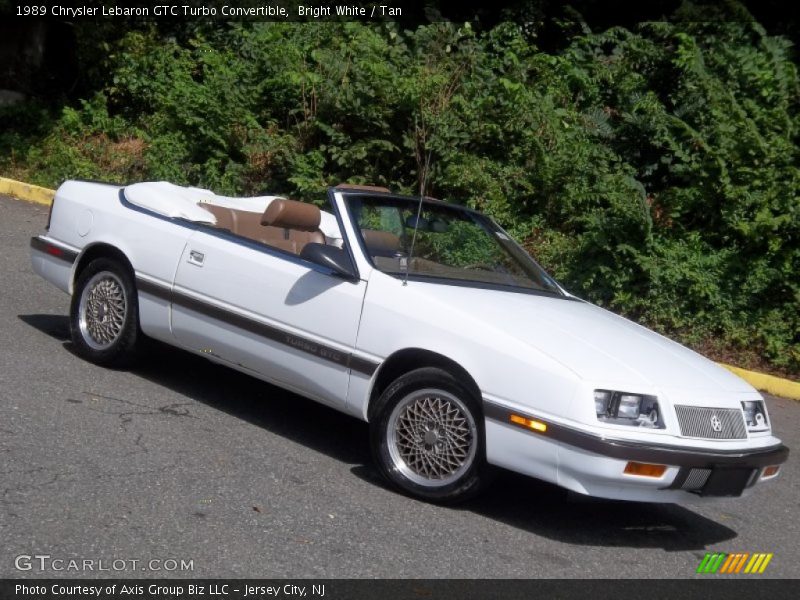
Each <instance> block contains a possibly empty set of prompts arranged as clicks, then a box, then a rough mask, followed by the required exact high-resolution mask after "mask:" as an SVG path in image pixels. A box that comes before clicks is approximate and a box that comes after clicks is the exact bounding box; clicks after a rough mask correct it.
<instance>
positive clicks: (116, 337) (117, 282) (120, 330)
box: [69, 258, 141, 367]
mask: <svg viewBox="0 0 800 600" xmlns="http://www.w3.org/2000/svg"><path fill="white" fill-rule="evenodd" d="M69 320H70V331H71V334H72V343H73V344H74V345H75V349H76V351H77V353H78V354H79V355H80V356H82V357H83V358H85V359H87V360H89V361H91V362H93V363H96V364H99V365H103V366H116V367H119V366H126V365H128V364H130V363H131V362H132V361H133V359H134V358H135V356H136V350H137V346H138V342H139V339H140V337H141V332H140V331H139V306H138V302H137V296H136V289H135V287H134V283H133V278H132V277H131V275H130V273H129V271H128V269H126V268H125V267H124V266H122V265H120V264H119V263H118V262H117V261H114V260H111V259H107V258H98V259H95V260H93V261H92V262H90V263H89V264H88V265H87V266H86V268H85V269H83V271H81V273H80V275H79V276H78V278H77V280H76V282H75V292H74V294H73V295H72V303H71V305H70V319H69Z"/></svg>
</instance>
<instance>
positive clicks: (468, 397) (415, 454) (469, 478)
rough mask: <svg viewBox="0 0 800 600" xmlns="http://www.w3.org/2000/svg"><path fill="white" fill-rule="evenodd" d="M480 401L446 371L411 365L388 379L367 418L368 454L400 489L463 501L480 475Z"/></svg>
mask: <svg viewBox="0 0 800 600" xmlns="http://www.w3.org/2000/svg"><path fill="white" fill-rule="evenodd" d="M484 439H485V433H484V424H483V415H482V413H481V411H480V404H479V402H478V400H477V399H476V398H475V397H474V395H473V394H472V393H470V391H469V390H467V389H466V388H465V387H464V386H463V385H461V384H460V383H459V382H458V381H457V380H456V379H455V378H454V377H453V376H451V375H450V374H449V373H447V372H446V371H443V370H441V369H435V368H424V369H417V370H415V371H412V372H410V373H407V374H406V375H403V376H402V377H400V378H398V379H397V380H396V381H395V382H393V383H392V384H391V385H390V386H389V387H388V388H387V389H386V391H385V392H384V393H383V394H382V395H381V397H380V398H379V399H378V401H377V404H376V405H375V407H374V410H373V418H372V419H371V422H370V441H371V445H372V451H373V455H374V456H375V460H376V462H377V463H378V467H379V468H380V470H381V472H382V473H383V474H384V476H386V478H387V479H389V481H390V482H392V483H393V484H394V485H395V486H396V487H398V488H400V489H401V490H402V491H404V492H406V493H408V494H410V495H413V496H416V497H418V498H421V499H424V500H428V501H432V502H441V503H454V502H460V501H463V500H466V499H467V498H470V497H472V496H473V495H474V494H476V493H477V492H478V491H479V490H480V488H481V486H482V484H483V482H484V480H485V478H486V458H485V451H484V445H485V443H484Z"/></svg>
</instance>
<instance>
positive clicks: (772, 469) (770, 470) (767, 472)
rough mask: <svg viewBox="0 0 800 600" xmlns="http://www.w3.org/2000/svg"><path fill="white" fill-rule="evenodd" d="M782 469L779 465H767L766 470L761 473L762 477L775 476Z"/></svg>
mask: <svg viewBox="0 0 800 600" xmlns="http://www.w3.org/2000/svg"><path fill="white" fill-rule="evenodd" d="M780 470H781V468H780V467H779V466H778V465H772V466H771V467H767V468H766V469H764V472H763V473H762V474H761V477H762V478H765V477H775V475H777V474H778V471H780Z"/></svg>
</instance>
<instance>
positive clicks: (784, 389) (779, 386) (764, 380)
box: [719, 363, 800, 400]
mask: <svg viewBox="0 0 800 600" xmlns="http://www.w3.org/2000/svg"><path fill="white" fill-rule="evenodd" d="M719 364H720V366H723V367H725V368H726V369H728V370H729V371H730V372H731V373H734V374H736V375H738V376H739V377H741V378H742V379H744V380H745V381H746V382H747V383H749V384H750V385H752V386H753V387H754V388H756V389H757V390H761V391H762V392H767V393H768V394H773V395H775V396H781V397H783V398H791V399H792V400H800V383H798V382H797V381H791V380H789V379H782V378H780V377H775V376H774V375H767V374H766V373H758V372H756V371H748V370H747V369H740V368H739V367H733V366H731V365H726V364H724V363H719Z"/></svg>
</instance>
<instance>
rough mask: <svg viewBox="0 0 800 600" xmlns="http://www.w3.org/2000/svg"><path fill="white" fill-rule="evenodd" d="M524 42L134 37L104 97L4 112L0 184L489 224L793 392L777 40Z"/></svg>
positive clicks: (678, 23) (682, 36)
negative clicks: (350, 206)
mask: <svg viewBox="0 0 800 600" xmlns="http://www.w3.org/2000/svg"><path fill="white" fill-rule="evenodd" d="M530 26H531V24H530V23H529V24H528V25H526V26H525V27H518V26H516V25H514V24H511V23H502V24H499V25H497V26H496V27H494V28H492V29H490V30H488V31H483V32H477V31H475V30H473V29H472V28H471V27H470V26H469V25H468V24H467V25H456V24H447V23H435V24H431V25H426V26H420V27H418V28H417V29H415V30H413V31H401V30H399V29H398V28H397V26H396V25H394V24H391V23H388V24H381V25H363V24H359V23H314V24H287V23H251V24H231V25H227V26H224V27H216V28H210V27H203V26H199V25H195V26H194V27H193V29H192V30H190V31H184V32H183V33H182V35H165V34H164V32H161V31H158V30H155V29H143V30H137V31H131V32H129V33H127V34H126V35H125V36H123V37H122V38H121V39H118V40H116V41H108V40H107V41H106V42H104V43H106V44H107V46H108V52H107V54H108V58H107V59H106V61H105V62H104V63H103V65H102V69H101V71H103V72H104V73H107V76H106V77H105V79H103V77H104V76H103V75H102V73H99V72H98V73H99V74H96V75H95V76H96V77H97V78H99V79H101V80H103V81H104V84H103V85H102V86H100V89H99V91H98V92H97V93H96V94H95V95H93V96H91V97H89V98H88V99H87V100H85V101H83V102H81V103H80V104H79V105H78V106H75V107H67V108H64V109H63V112H61V113H60V114H57V115H54V116H52V117H51V116H48V115H47V114H46V111H45V109H43V108H35V107H27V108H26V110H25V111H23V114H20V110H19V109H18V108H15V109H2V112H0V126H2V125H6V127H0V151H3V152H2V153H3V155H4V156H6V157H7V158H5V159H0V168H2V169H3V170H5V171H7V172H11V173H12V175H13V174H19V176H21V177H22V176H24V177H25V178H27V179H29V180H32V181H35V182H37V183H41V184H46V185H56V184H57V183H58V182H60V181H61V180H63V179H66V178H75V177H93V178H105V179H117V180H124V181H128V180H142V179H167V180H170V181H173V182H176V183H182V184H193V185H200V186H204V187H209V188H212V189H214V190H216V191H218V192H220V193H227V194H258V193H263V192H281V193H286V194H289V195H292V196H294V197H299V198H303V199H318V198H319V197H320V194H321V193H322V192H323V190H324V189H325V187H326V186H328V185H331V184H336V183H339V182H342V181H350V182H353V183H373V184H378V185H387V186H389V187H391V188H393V189H396V190H399V191H402V192H413V193H417V192H419V191H422V192H423V193H426V194H433V195H436V196H438V197H442V198H445V199H447V200H450V201H454V202H463V203H466V204H469V205H470V206H472V207H475V208H479V209H481V210H484V211H486V212H488V213H489V214H491V215H492V216H494V217H495V218H496V219H497V220H498V222H500V223H501V224H502V225H503V226H504V227H506V228H507V229H510V230H511V232H512V233H513V234H514V235H515V236H516V237H517V238H518V239H521V240H523V241H524V243H525V245H526V247H527V248H528V249H529V250H530V251H531V253H532V254H533V255H534V256H535V257H536V258H537V259H538V260H539V261H540V262H541V263H542V264H543V265H544V266H545V267H547V268H548V269H549V270H551V272H553V273H554V275H556V277H557V278H559V279H560V280H561V281H562V282H563V283H564V284H565V285H566V286H567V287H568V288H569V289H571V290H573V291H574V292H576V293H578V294H579V295H583V296H585V297H587V298H589V299H591V300H593V301H596V302H598V303H600V304H602V305H605V306H608V307H609V308H611V309H613V310H615V311H618V312H622V313H624V314H627V315H629V316H631V317H633V318H636V319H638V320H640V321H642V322H644V323H646V324H648V325H650V326H652V327H655V328H656V329H658V330H660V331H664V332H667V333H670V334H672V335H676V336H678V337H679V338H680V339H681V340H683V341H685V342H687V343H690V344H693V345H695V346H696V347H698V348H700V349H701V350H704V351H707V352H711V353H713V354H715V355H716V356H720V357H723V358H725V357H726V356H727V355H728V354H730V353H732V352H733V353H736V355H737V360H738V361H739V362H745V363H747V362H748V361H749V362H751V363H753V364H757V365H758V364H759V363H762V362H763V361H767V362H768V363H769V364H770V365H771V366H772V367H773V368H775V369H778V370H782V371H784V372H788V373H795V374H797V373H798V372H800V310H798V308H799V307H800V278H798V276H797V273H798V272H800V243H799V242H798V240H799V239H800V199H799V198H798V190H800V168H799V167H798V164H800V161H799V160H798V158H800V156H798V154H799V153H798V127H800V117H798V114H799V111H798V108H800V107H799V106H798V102H800V100H799V99H800V83H799V80H798V73H797V67H796V66H795V64H794V63H793V62H792V60H791V58H790V46H789V44H788V42H787V41H786V40H785V39H783V38H780V37H771V36H769V35H767V34H766V33H765V31H764V30H763V29H762V28H761V27H760V26H759V25H758V24H757V23H754V22H753V21H752V20H748V19H738V20H733V21H726V20H724V19H715V18H713V15H707V18H698V17H697V15H692V14H681V13H678V14H677V15H676V16H675V18H674V19H673V20H672V21H670V22H659V23H646V24H642V25H639V26H638V27H636V28H633V29H624V28H619V27H617V28H612V29H609V30H607V31H604V32H600V33H592V32H590V31H588V29H586V28H585V27H584V28H583V29H581V28H577V27H576V28H575V30H576V32H580V33H575V35H574V36H573V37H572V38H571V40H570V43H569V45H568V46H567V47H566V48H564V49H563V51H562V52H559V53H557V54H548V53H543V52H540V51H538V50H537V48H536V47H535V45H534V44H533V43H532V42H531V41H530V40H531V39H535V37H534V36H532V35H531V33H530V31H528V29H529V28H530ZM13 111H17V112H13ZM762 366H763V365H762Z"/></svg>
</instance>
